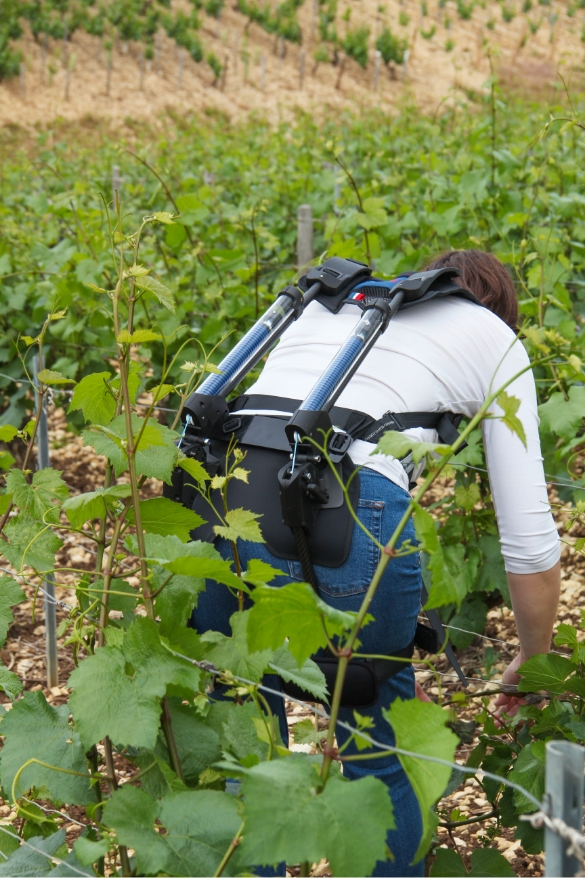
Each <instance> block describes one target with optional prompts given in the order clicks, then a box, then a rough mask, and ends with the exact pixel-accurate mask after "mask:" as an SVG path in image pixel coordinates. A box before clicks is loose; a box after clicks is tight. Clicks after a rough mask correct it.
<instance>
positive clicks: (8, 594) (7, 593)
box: [0, 574, 26, 648]
mask: <svg viewBox="0 0 585 878" xmlns="http://www.w3.org/2000/svg"><path fill="white" fill-rule="evenodd" d="M24 600H26V595H25V593H24V592H23V590H22V589H21V587H20V586H19V584H18V583H17V582H15V581H14V579H12V577H11V576H7V575H6V574H3V575H2V576H0V648H1V647H3V646H4V644H5V642H6V635H7V634H8V629H9V628H10V626H11V625H12V621H13V616H12V610H11V609H10V608H11V607H14V606H15V605H16V604H21V603H22V602H23V601H24Z"/></svg>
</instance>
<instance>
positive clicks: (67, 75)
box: [65, 64, 71, 101]
mask: <svg viewBox="0 0 585 878" xmlns="http://www.w3.org/2000/svg"><path fill="white" fill-rule="evenodd" d="M70 86H71V64H68V65H67V70H66V71H65V100H66V101H68V100H69V89H70Z"/></svg>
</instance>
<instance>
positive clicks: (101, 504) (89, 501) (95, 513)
mask: <svg viewBox="0 0 585 878" xmlns="http://www.w3.org/2000/svg"><path fill="white" fill-rule="evenodd" d="M131 493H132V488H131V487H130V485H112V486H111V487H109V488H97V489H96V490H95V491H88V492H87V493H86V494H77V496H75V497H70V498H69V500H66V501H65V502H64V503H63V511H64V512H65V513H66V514H67V518H68V519H69V523H70V525H71V527H75V528H80V527H81V526H82V525H84V524H85V522H86V521H92V520H93V519H94V518H101V519H103V518H105V517H106V513H107V510H108V509H110V510H112V509H115V508H116V501H117V500H122V499H124V498H125V497H129V496H130V494H131Z"/></svg>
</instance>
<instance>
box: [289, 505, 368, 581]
mask: <svg viewBox="0 0 585 878" xmlns="http://www.w3.org/2000/svg"><path fill="white" fill-rule="evenodd" d="M384 506H385V504H384V502H383V501H382V500H360V501H359V502H358V508H357V514H358V518H359V520H360V521H361V523H362V524H363V525H364V527H365V528H367V530H368V531H369V532H370V533H371V534H372V536H373V537H374V538H375V539H376V540H377V541H378V542H380V538H381V535H382V517H383V514H384ZM379 560H380V550H379V548H378V546H377V545H376V544H375V543H374V542H373V541H372V540H371V539H370V537H369V536H368V535H367V534H366V533H364V531H363V530H362V528H361V527H360V526H359V525H358V524H357V522H356V523H355V524H354V528H353V534H352V538H351V546H350V550H349V555H348V557H347V560H346V561H345V563H344V564H342V565H341V567H320V566H318V565H315V574H316V576H317V582H318V583H319V590H320V591H322V592H323V593H325V594H328V595H332V596H333V597H345V596H349V595H354V594H363V593H364V592H365V591H367V589H368V586H369V584H370V582H371V581H372V577H373V575H374V572H375V570H376V567H377V566H378V561H379ZM288 567H289V572H290V575H291V576H292V577H293V578H294V579H301V580H302V579H304V576H303V571H302V568H301V562H300V561H289V562H288Z"/></svg>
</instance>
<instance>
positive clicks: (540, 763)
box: [508, 741, 545, 814]
mask: <svg viewBox="0 0 585 878" xmlns="http://www.w3.org/2000/svg"><path fill="white" fill-rule="evenodd" d="M544 747H545V742H544V741H532V743H531V744H527V745H526V747H524V748H523V749H522V750H521V751H520V753H519V754H518V757H517V758H516V761H515V762H514V765H513V767H512V771H511V772H510V774H509V775H508V777H509V780H511V781H512V782H513V783H517V784H518V785H519V786H521V787H524V789H525V790H527V791H528V792H529V793H532V795H533V796H534V798H535V799H538V801H539V802H540V801H542V798H543V796H544V764H545V752H544ZM514 805H515V806H516V811H517V812H518V813H520V812H522V813H526V814H528V813H530V812H531V811H535V810H536V806H535V804H534V802H531V801H530V799H528V798H527V797H526V796H524V795H523V794H522V793H521V792H520V791H519V790H514Z"/></svg>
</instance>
